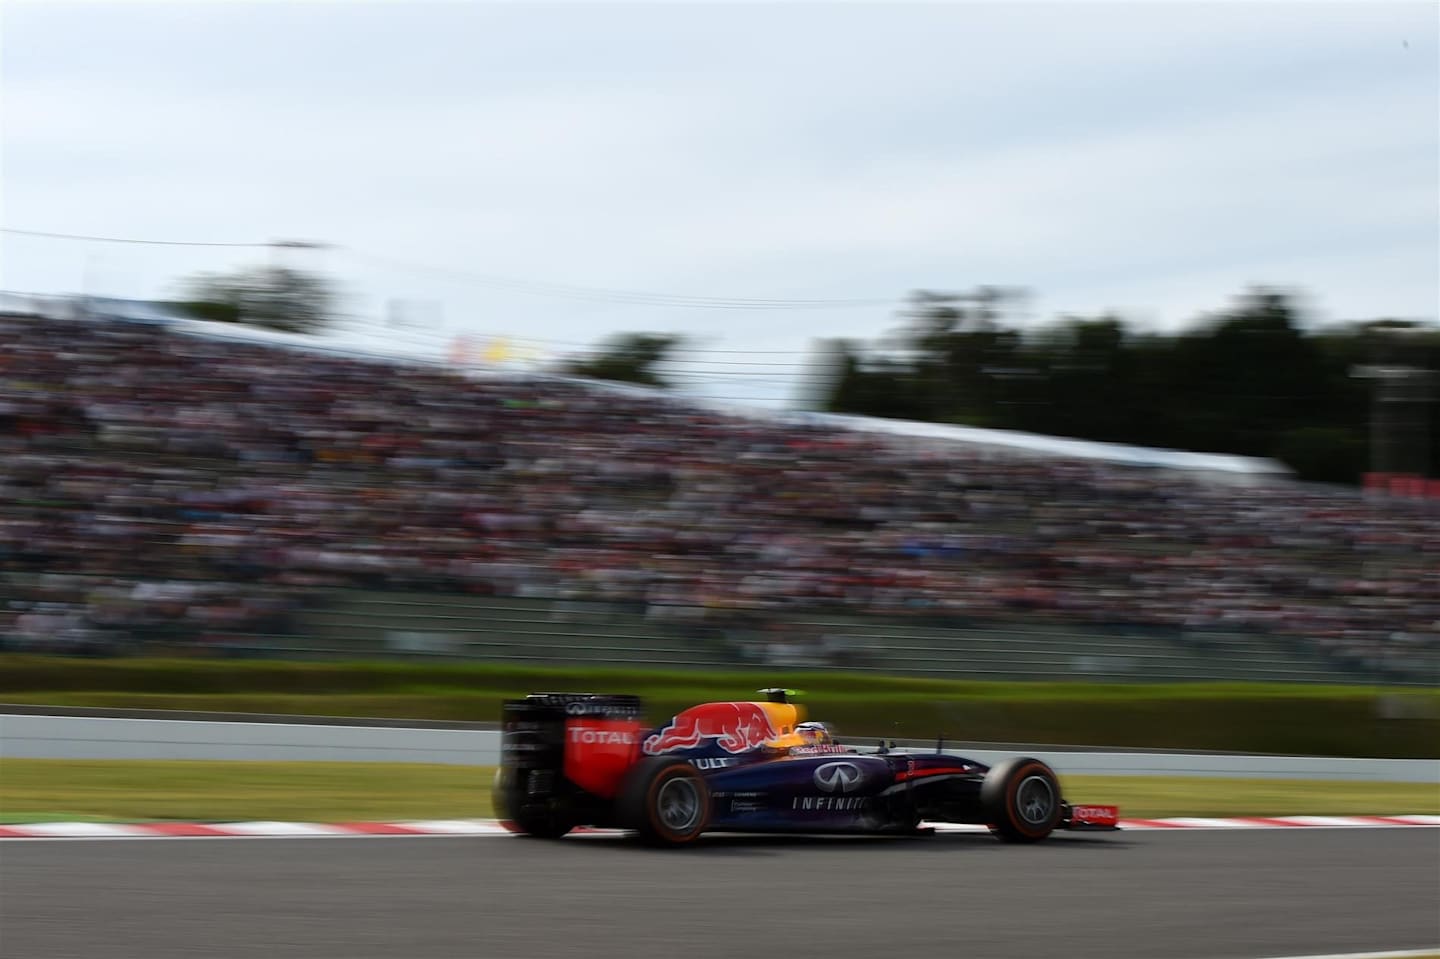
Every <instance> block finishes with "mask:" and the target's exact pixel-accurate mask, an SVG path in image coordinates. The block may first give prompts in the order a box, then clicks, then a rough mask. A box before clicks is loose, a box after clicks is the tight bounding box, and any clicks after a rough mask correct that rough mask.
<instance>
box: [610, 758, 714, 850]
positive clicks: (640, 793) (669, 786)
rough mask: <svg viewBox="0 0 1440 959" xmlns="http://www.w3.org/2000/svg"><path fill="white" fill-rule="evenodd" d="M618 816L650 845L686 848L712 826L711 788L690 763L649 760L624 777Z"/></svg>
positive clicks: (621, 822)
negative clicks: (707, 827) (710, 824)
mask: <svg viewBox="0 0 1440 959" xmlns="http://www.w3.org/2000/svg"><path fill="white" fill-rule="evenodd" d="M615 812H616V816H617V818H618V819H619V822H620V825H621V826H623V827H624V828H626V829H631V830H634V831H635V832H636V833H637V834H638V835H639V837H640V839H641V840H642V841H643V842H645V843H647V844H648V845H652V846H685V845H688V844H690V843H692V842H694V841H695V840H696V839H698V838H700V834H701V833H702V832H704V831H705V827H706V826H707V825H709V823H710V787H709V786H707V785H706V784H705V780H704V778H703V777H701V775H700V773H699V772H698V771H697V770H696V769H695V767H694V766H692V765H690V764H689V763H687V762H683V761H680V760H674V759H650V760H646V761H644V762H642V763H640V764H639V765H637V766H636V767H635V768H634V769H632V770H631V771H630V774H629V775H628V776H626V777H625V782H624V784H623V785H621V787H620V794H619V796H618V797H617V798H616V800H615Z"/></svg>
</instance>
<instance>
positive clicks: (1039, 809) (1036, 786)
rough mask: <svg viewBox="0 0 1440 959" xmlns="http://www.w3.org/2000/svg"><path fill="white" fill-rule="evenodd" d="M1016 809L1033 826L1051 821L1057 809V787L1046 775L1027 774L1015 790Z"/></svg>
mask: <svg viewBox="0 0 1440 959" xmlns="http://www.w3.org/2000/svg"><path fill="white" fill-rule="evenodd" d="M1015 809H1016V811H1017V812H1019V813H1020V818H1021V819H1023V820H1025V822H1027V823H1029V824H1030V825H1032V826H1040V825H1043V824H1044V823H1046V822H1047V821H1049V819H1050V815H1051V813H1053V812H1054V811H1055V789H1054V787H1052V786H1051V785H1050V780H1048V779H1046V778H1045V777H1044V776H1027V777H1026V778H1025V779H1023V780H1021V781H1020V788H1019V789H1017V790H1016V791H1015Z"/></svg>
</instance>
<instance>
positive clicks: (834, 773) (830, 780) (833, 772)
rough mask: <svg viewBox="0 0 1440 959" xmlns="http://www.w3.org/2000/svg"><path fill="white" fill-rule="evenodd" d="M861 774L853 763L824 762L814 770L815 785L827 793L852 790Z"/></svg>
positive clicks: (856, 785)
mask: <svg viewBox="0 0 1440 959" xmlns="http://www.w3.org/2000/svg"><path fill="white" fill-rule="evenodd" d="M862 776H863V774H862V773H861V772H860V767H859V766H857V765H855V764H854V763H826V764H825V765H823V766H821V767H820V768H819V769H817V770H815V785H816V786H819V787H820V789H821V791H823V792H827V793H836V792H839V793H848V792H854V791H855V790H856V789H858V788H859V787H860V780H861V778H862Z"/></svg>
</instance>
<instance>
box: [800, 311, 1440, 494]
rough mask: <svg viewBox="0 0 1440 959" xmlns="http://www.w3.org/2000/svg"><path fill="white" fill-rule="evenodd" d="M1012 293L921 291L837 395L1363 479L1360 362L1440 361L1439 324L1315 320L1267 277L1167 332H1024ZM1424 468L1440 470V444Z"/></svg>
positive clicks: (895, 408)
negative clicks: (1264, 284)
mask: <svg viewBox="0 0 1440 959" xmlns="http://www.w3.org/2000/svg"><path fill="white" fill-rule="evenodd" d="M1016 299H1017V294H1016V293H1015V292H1014V291H1003V290H997V289H996V288H993V287H981V288H980V289H979V290H976V291H974V292H972V293H968V294H940V293H932V292H920V293H916V294H914V295H912V296H911V298H910V301H909V308H908V310H907V311H906V312H905V313H904V314H903V315H904V317H905V319H906V321H907V322H906V323H905V324H904V326H903V327H902V328H901V329H900V330H899V331H898V332H896V333H893V334H891V335H889V336H888V337H885V338H883V339H882V340H881V344H882V346H883V347H884V348H885V349H886V350H887V351H888V352H887V354H886V355H887V356H888V358H887V359H883V360H882V359H875V358H868V359H867V358H866V357H865V355H864V353H863V351H862V350H861V349H860V348H859V347H852V349H851V352H850V354H849V355H848V357H847V360H846V363H845V365H844V367H843V369H842V371H841V374H840V376H839V377H838V378H837V381H836V383H835V387H834V389H833V390H832V391H831V393H830V396H829V399H828V402H827V403H826V406H825V408H827V409H829V410H831V411H833V412H844V413H859V414H866V415H872V416H885V417H903V418H907V419H919V420H927V421H931V422H953V423H964V424H968V425H973V426H990V427H999V428H1004V429H1018V430H1026V431H1030V432H1037V433H1045V434H1050V435H1057V436H1073V437H1079V438H1083V439H1092V440H1103V441H1109V442H1119V443H1134V444H1138V445H1143V446H1159V447H1173V448H1178V449H1189V450H1202V451H1206V452H1223V453H1238V454H1243V455H1250V456H1268V457H1274V458H1277V459H1280V460H1282V461H1283V462H1285V463H1287V464H1288V465H1289V466H1291V467H1292V468H1293V469H1295V470H1296V471H1297V473H1298V474H1299V475H1300V476H1301V477H1302V478H1306V479H1314V480H1317V481H1323V482H1351V483H1353V482H1357V481H1358V480H1359V478H1360V475H1361V473H1363V472H1364V471H1365V470H1366V469H1367V463H1368V455H1367V453H1366V439H1367V437H1368V436H1369V435H1370V434H1371V432H1372V430H1373V428H1374V426H1373V424H1372V419H1371V418H1372V395H1373V394H1372V387H1373V384H1371V383H1369V382H1366V381H1364V380H1362V379H1360V378H1357V375H1356V372H1355V371H1356V370H1357V369H1359V368H1362V367H1363V366H1364V365H1365V364H1373V363H1376V362H1385V363H1392V364H1393V363H1397V362H1400V360H1399V359H1397V358H1396V356H1395V354H1396V353H1397V351H1400V352H1403V354H1404V355H1403V360H1404V365H1411V366H1419V367H1421V368H1423V369H1429V370H1435V369H1437V368H1440V330H1435V329H1433V328H1429V327H1416V326H1415V325H1414V324H1406V323H1401V322H1397V321H1378V322H1374V323H1366V324H1351V325H1348V326H1336V327H1328V328H1326V329H1323V330H1319V331H1315V332H1307V331H1306V330H1305V329H1304V327H1303V325H1302V324H1301V322H1300V318H1299V316H1298V314H1297V311H1296V309H1295V306H1294V304H1293V303H1292V302H1291V300H1290V299H1289V298H1288V297H1287V296H1285V295H1283V294H1281V293H1277V292H1274V291H1271V290H1265V289H1255V290H1251V291H1248V292H1247V293H1245V294H1244V295H1243V296H1241V297H1240V298H1239V299H1238V300H1237V302H1236V303H1235V305H1234V306H1233V307H1231V308H1230V309H1229V310H1227V311H1225V312H1224V313H1221V314H1218V315H1215V316H1211V317H1206V318H1204V319H1203V321H1202V322H1201V323H1199V324H1198V325H1196V326H1193V327H1191V328H1189V329H1187V330H1185V331H1183V332H1180V333H1178V334H1170V335H1161V334H1145V335H1138V334H1135V333H1133V332H1132V331H1130V330H1128V329H1127V328H1126V326H1125V324H1124V322H1123V321H1121V320H1120V319H1119V318H1117V317H1113V316H1101V317H1095V318H1081V317H1066V318H1063V319H1062V320H1061V321H1059V322H1056V323H1052V324H1048V325H1045V326H1041V327H1039V328H1033V329H1025V330H1022V329H1021V328H1020V326H1019V324H1017V323H1015V322H1013V321H1011V320H1008V319H1007V317H1008V316H1010V315H1011V312H1012V311H1011V309H1010V307H1011V305H1012V304H1013V303H1014V302H1015V300H1016ZM1397 331H1398V332H1399V333H1404V334H1405V335H1404V336H1399V335H1397ZM1437 401H1440V398H1437V397H1433V396H1432V397H1431V401H1430V404H1429V411H1430V412H1429V416H1428V420H1424V419H1423V418H1421V416H1420V414H1418V413H1413V412H1412V414H1411V415H1410V417H1409V419H1408V420H1406V424H1408V425H1407V426H1406V428H1407V430H1408V431H1409V432H1407V433H1406V436H1407V437H1410V436H1411V434H1414V437H1412V438H1410V439H1406V440H1405V442H1406V443H1408V444H1409V445H1415V444H1416V443H1421V444H1424V443H1426V440H1425V439H1424V438H1422V434H1428V437H1429V440H1428V446H1429V448H1430V449H1431V450H1434V451H1437V453H1440V405H1437ZM1411 420H1414V421H1415V423H1413V424H1412V423H1410V421H1411ZM1396 442H1400V441H1399V440H1397V441H1396ZM1411 459H1413V460H1414V461H1416V462H1422V461H1427V457H1425V456H1421V455H1417V456H1415V457H1412V458H1411ZM1428 467H1429V469H1430V471H1431V472H1432V473H1434V472H1436V470H1437V469H1440V455H1430V456H1429V457H1428Z"/></svg>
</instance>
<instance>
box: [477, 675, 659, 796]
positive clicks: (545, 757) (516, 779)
mask: <svg viewBox="0 0 1440 959" xmlns="http://www.w3.org/2000/svg"><path fill="white" fill-rule="evenodd" d="M643 716H644V710H643V703H642V702H641V699H640V697H639V696H630V695H615V694H604V693H531V694H530V695H529V696H526V697H525V698H524V699H508V700H506V701H505V702H504V703H503V704H502V708H501V732H500V765H501V768H502V771H503V772H504V774H505V776H506V777H507V779H508V780H509V781H510V782H513V783H515V784H516V786H517V788H518V789H520V790H521V792H522V793H523V794H524V795H526V796H527V797H528V798H530V799H534V800H541V799H547V798H550V797H553V796H557V795H560V794H562V793H566V792H570V791H573V790H574V789H576V788H578V789H580V790H583V791H584V792H587V793H591V794H592V795H595V796H599V797H601V798H603V799H609V798H612V797H613V796H614V795H615V792H616V790H617V789H618V788H619V784H620V779H621V777H622V776H623V775H624V774H625V771H626V770H627V769H629V768H630V766H631V765H633V764H634V762H635V761H636V760H637V759H638V758H639V750H640V736H641V734H642V733H643V732H644V729H645V722H644V718H643Z"/></svg>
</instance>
